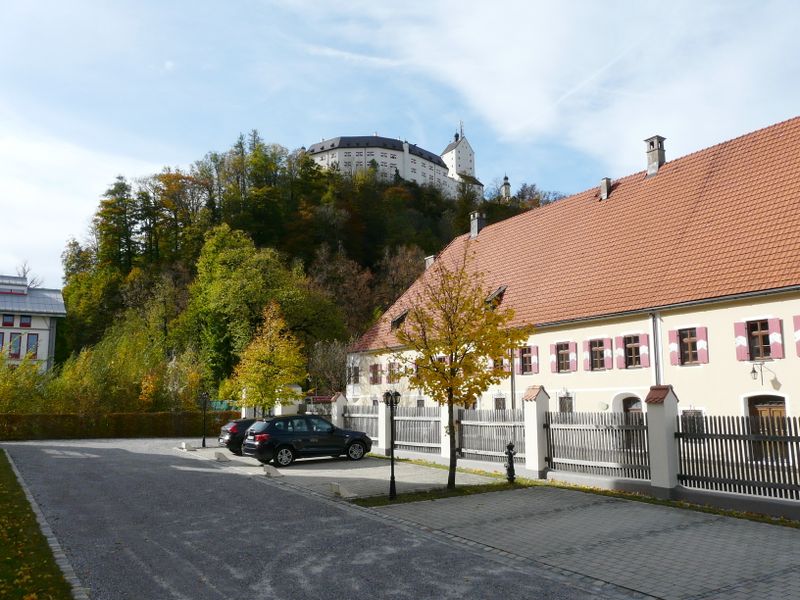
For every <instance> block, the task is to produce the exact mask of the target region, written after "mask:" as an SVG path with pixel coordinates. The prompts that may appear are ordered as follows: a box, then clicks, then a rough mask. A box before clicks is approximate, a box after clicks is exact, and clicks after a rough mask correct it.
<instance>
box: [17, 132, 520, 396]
mask: <svg viewBox="0 0 800 600" xmlns="http://www.w3.org/2000/svg"><path fill="white" fill-rule="evenodd" d="M479 205H480V208H481V209H482V210H485V211H486V212H487V215H488V217H489V221H490V222H492V221H493V220H496V219H500V218H505V217H507V216H510V215H512V214H516V213H517V212H520V211H521V210H523V207H522V206H516V205H515V206H510V205H504V206H500V205H499V204H498V203H496V202H494V201H489V202H484V201H483V199H481V198H478V197H476V196H475V195H474V194H471V193H469V190H468V189H467V188H466V187H464V188H463V189H462V190H461V193H460V194H459V197H458V199H456V200H453V199H450V198H447V197H445V196H443V194H442V192H441V191H440V190H439V189H437V188H435V187H432V186H427V185H423V186H420V185H418V184H416V183H413V182H406V181H403V180H402V179H401V178H399V177H395V178H394V179H392V180H385V179H383V178H381V177H380V176H379V175H378V173H377V171H376V170H375V169H374V168H371V169H366V170H364V171H361V172H358V173H355V174H352V175H345V174H342V173H340V172H339V171H338V170H336V169H332V170H322V169H320V168H319V167H318V166H317V165H316V163H315V161H314V160H313V158H312V157H310V156H309V155H307V154H306V153H305V152H304V151H302V150H298V151H293V152H290V151H288V150H287V149H286V148H284V147H282V146H279V145H276V144H269V143H266V142H265V141H264V140H263V139H262V138H261V136H260V135H259V133H258V132H257V131H251V132H250V133H249V134H247V135H242V136H239V138H238V139H237V140H236V141H235V143H234V144H233V145H232V146H231V147H230V148H229V149H228V150H227V151H223V152H209V153H208V154H206V155H205V156H204V157H202V158H201V159H199V160H197V161H195V162H194V163H193V164H191V165H190V166H188V167H184V168H171V167H165V168H164V169H162V170H161V171H160V172H157V173H152V174H149V175H145V176H143V177H138V178H135V179H133V178H128V177H125V176H119V177H117V178H116V179H115V180H114V181H113V182H111V184H110V185H109V187H108V189H107V190H106V191H105V192H104V193H103V195H102V197H101V198H100V202H99V206H98V208H97V212H96V213H95V216H94V219H93V220H92V224H91V229H90V231H89V234H88V236H87V237H86V239H84V240H81V241H78V240H75V239H72V240H70V241H69V242H68V244H67V247H66V248H65V250H64V253H63V255H62V260H63V264H64V288H63V295H64V300H65V303H66V307H67V318H66V319H65V322H64V323H63V324H61V325H59V328H58V336H57V340H56V361H57V363H59V364H60V365H61V366H60V371H56V372H54V373H51V374H50V375H49V376H48V379H47V381H44V383H41V385H39V387H38V388H37V389H41V390H45V392H43V393H44V394H45V396H47V395H48V394H49V395H51V396H52V397H53V398H59V399H63V400H64V402H65V403H66V404H65V410H66V409H68V408H69V407H70V406H72V407H73V408H75V409H76V410H86V411H89V410H97V411H102V410H111V409H112V408H113V409H115V410H123V409H124V410H155V409H157V408H159V407H160V408H166V409H169V410H172V409H176V410H177V408H178V407H181V406H186V405H187V403H188V404H192V403H193V402H194V401H195V400H194V399H196V397H197V394H198V393H199V391H200V390H201V389H206V390H210V391H211V392H214V391H215V390H217V389H218V388H219V385H220V384H221V382H224V381H229V382H230V381H233V380H234V379H235V373H236V370H237V368H239V365H241V364H242V361H243V360H244V356H245V354H246V352H247V349H248V348H249V347H250V345H251V343H252V342H253V340H254V339H255V336H256V335H257V332H259V331H261V330H260V329H259V328H260V327H262V325H263V321H264V318H265V312H264V308H265V307H267V306H273V305H274V306H276V307H277V310H278V311H279V313H280V315H281V318H282V319H283V320H284V323H285V328H286V331H288V332H289V333H290V334H291V336H292V337H293V338H294V339H295V340H296V342H297V343H298V345H299V347H300V348H301V350H300V353H301V356H302V357H303V360H304V361H305V362H304V374H303V377H301V380H300V381H297V382H296V383H298V384H300V385H303V386H309V385H312V386H314V387H317V388H320V389H323V388H327V389H330V390H334V389H336V388H338V387H341V385H342V384H341V380H340V379H338V380H337V377H336V376H335V373H333V372H332V371H334V370H336V369H337V368H338V367H331V365H330V364H327V363H325V361H322V360H319V359H320V358H321V357H320V355H319V353H321V352H324V349H325V348H327V349H330V350H336V354H337V356H339V355H340V354H341V350H342V348H343V347H344V346H343V344H344V343H345V340H348V339H350V338H351V337H352V336H355V335H359V334H361V333H362V332H363V331H365V330H366V328H367V327H369V325H370V324H372V323H373V322H374V320H375V319H376V318H377V317H378V316H379V315H380V313H381V312H382V311H383V310H386V308H387V307H388V306H390V305H391V304H392V302H394V300H395V299H396V298H397V297H398V296H399V295H400V294H401V293H403V291H405V289H406V288H407V287H408V285H409V284H410V283H411V282H412V281H414V279H415V278H416V277H417V276H418V275H419V273H421V272H422V269H423V257H424V256H425V255H430V254H435V253H436V252H438V251H439V250H441V248H442V247H443V246H444V245H445V244H446V243H448V242H449V241H450V240H451V239H452V237H454V236H455V235H458V234H461V233H463V232H464V231H466V228H467V225H468V214H469V212H470V211H471V210H473V209H475V208H478V206H479ZM315 348H316V349H317V350H314V349H315ZM314 352H318V354H317V355H315V354H314ZM115 357H116V358H115ZM118 357H124V360H123V361H122V362H120V360H119V358H118ZM337 361H338V362H337ZM334 362H336V364H339V363H341V362H342V361H341V357H340V356H339V358H337V359H336V361H334ZM305 371H308V375H309V378H308V379H306V378H305ZM22 374H23V372H20V377H21V376H22ZM341 376H343V371H342V373H341ZM17 379H20V378H17ZM37 385H38V384H37ZM43 386H44V387H43ZM12 387H13V386H12ZM9 389H11V388H9ZM13 389H18V388H16V387H14V388H13ZM20 389H21V388H20ZM70 398H72V402H71V403H70Z"/></svg>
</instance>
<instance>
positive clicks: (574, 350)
mask: <svg viewBox="0 0 800 600" xmlns="http://www.w3.org/2000/svg"><path fill="white" fill-rule="evenodd" d="M569 370H570V371H577V370H578V344H577V342H570V343H569Z"/></svg>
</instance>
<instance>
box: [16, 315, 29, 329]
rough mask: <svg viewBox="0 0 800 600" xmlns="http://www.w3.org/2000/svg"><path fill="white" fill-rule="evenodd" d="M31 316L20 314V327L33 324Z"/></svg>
mask: <svg viewBox="0 0 800 600" xmlns="http://www.w3.org/2000/svg"><path fill="white" fill-rule="evenodd" d="M31 321H32V319H31V316H30V315H20V316H19V326H20V327H30V326H31Z"/></svg>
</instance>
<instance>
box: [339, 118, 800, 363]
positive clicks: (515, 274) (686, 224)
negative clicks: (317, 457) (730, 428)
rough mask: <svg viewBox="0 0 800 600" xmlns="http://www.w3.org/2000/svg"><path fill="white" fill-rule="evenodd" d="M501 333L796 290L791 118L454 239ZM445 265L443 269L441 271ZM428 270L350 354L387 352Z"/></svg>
mask: <svg viewBox="0 0 800 600" xmlns="http://www.w3.org/2000/svg"><path fill="white" fill-rule="evenodd" d="M467 247H468V249H469V251H470V252H472V253H474V260H473V261H472V263H471V264H470V268H473V269H475V270H476V271H479V272H482V273H483V274H484V277H485V283H486V286H487V288H488V289H496V288H497V287H498V286H501V285H506V286H507V288H506V291H505V294H504V296H503V305H504V306H508V307H510V308H513V309H514V311H515V316H514V322H513V323H512V325H522V324H533V325H538V326H550V325H557V324H560V323H566V322H570V321H580V320H587V319H594V318H603V317H609V316H614V315H622V314H631V313H637V312H646V311H649V310H655V309H659V308H668V307H675V306H681V305H687V304H691V303H695V302H708V301H717V300H724V299H726V298H731V297H736V296H739V295H742V294H751V293H755V294H760V293H768V292H776V291H781V290H787V289H794V290H796V289H798V288H800V117H797V118H794V119H790V120H788V121H784V122H782V123H778V124H776V125H773V126H771V127H767V128H765V129H761V130H758V131H755V132H752V133H749V134H747V135H743V136H741V137H738V138H735V139H732V140H729V141H727V142H723V143H721V144H718V145H715V146H712V147H710V148H706V149H704V150H700V151H698V152H695V153H693V154H689V155H687V156H684V157H681V158H678V159H675V160H672V161H669V162H665V163H664V164H663V165H661V166H660V168H659V169H658V172H657V173H656V174H655V175H652V176H650V177H648V176H647V174H646V172H645V171H640V172H638V173H634V174H632V175H628V176H627V177H623V178H622V179H619V180H617V181H615V182H613V184H612V186H611V189H610V195H609V197H608V199H606V200H601V198H600V194H599V190H598V188H591V189H589V190H586V191H584V192H581V193H578V194H575V195H573V196H569V197H567V198H564V199H562V200H559V201H558V202H554V203H552V204H549V205H546V206H543V207H541V208H536V209H533V210H529V211H527V212H525V213H523V214H521V215H518V216H516V217H512V218H510V219H507V220H505V221H501V222H499V223H495V224H493V225H489V226H486V227H485V228H484V229H483V230H482V231H480V233H479V234H478V236H477V237H476V238H474V239H470V237H469V235H468V234H467V235H462V236H459V237H457V238H456V239H454V240H453V241H452V242H451V243H450V244H449V245H448V246H447V247H446V248H445V249H444V250H443V251H442V252H441V253H440V255H439V256H438V257H437V258H436V260H437V261H440V260H444V261H455V260H458V259H459V258H460V257H462V256H463V255H464V252H465V249H466V248H467ZM445 264H447V263H445ZM434 273H435V269H428V270H427V271H425V272H424V273H423V274H422V275H421V276H420V278H419V279H418V280H417V281H416V282H415V283H414V284H413V285H412V286H411V287H410V288H409V289H408V290H406V292H405V293H404V294H403V295H402V296H401V297H400V298H399V299H398V300H397V302H395V304H394V305H393V306H392V307H391V308H390V309H389V310H387V311H386V313H385V314H384V315H383V316H382V317H381V318H380V319H379V320H378V322H377V323H376V324H375V325H374V326H373V327H372V328H370V329H369V330H368V331H367V332H366V333H365V334H364V335H363V336H362V337H361V338H360V339H359V340H358V341H357V342H356V344H355V346H354V350H356V351H367V350H378V349H381V348H387V347H394V346H397V340H396V338H395V337H394V335H393V333H392V330H391V320H392V318H393V317H395V316H396V315H398V314H400V313H401V312H403V311H404V310H407V309H408V307H409V306H410V305H411V304H412V301H413V299H414V298H416V297H417V295H418V294H419V292H420V290H421V289H422V282H423V281H424V279H425V278H426V277H432V276H435V275H434Z"/></svg>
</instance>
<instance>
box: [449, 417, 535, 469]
mask: <svg viewBox="0 0 800 600" xmlns="http://www.w3.org/2000/svg"><path fill="white" fill-rule="evenodd" d="M458 420H459V423H458V429H457V431H458V446H459V449H460V451H461V456H462V457H464V458H468V459H472V460H485V461H492V462H505V460H506V455H505V452H506V447H507V446H508V444H509V442H513V444H514V449H515V451H516V453H517V458H518V459H524V458H525V421H524V415H523V412H522V409H521V408H518V409H516V410H459V411H458Z"/></svg>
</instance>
